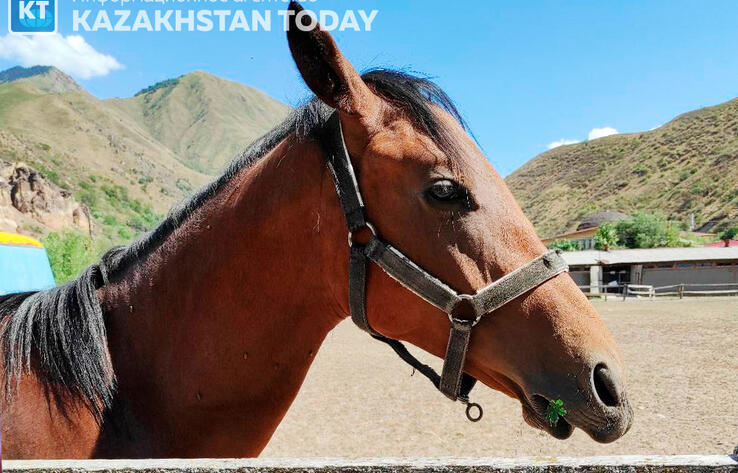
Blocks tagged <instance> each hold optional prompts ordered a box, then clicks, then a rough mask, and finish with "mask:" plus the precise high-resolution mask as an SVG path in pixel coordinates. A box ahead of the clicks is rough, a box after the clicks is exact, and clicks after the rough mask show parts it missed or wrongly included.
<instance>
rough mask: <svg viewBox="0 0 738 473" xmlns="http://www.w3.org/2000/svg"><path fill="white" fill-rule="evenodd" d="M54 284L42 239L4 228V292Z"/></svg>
mask: <svg viewBox="0 0 738 473" xmlns="http://www.w3.org/2000/svg"><path fill="white" fill-rule="evenodd" d="M54 285H55V282H54V274H53V273H52V272H51V266H50V265H49V257H48V256H47V255H46V249H45V248H44V246H43V245H42V244H41V242H40V241H38V240H35V239H33V238H30V237H27V236H23V235H16V234H13V233H3V232H0V296H3V295H6V294H13V293H16V292H26V291H40V290H43V289H50V288H52V287H54Z"/></svg>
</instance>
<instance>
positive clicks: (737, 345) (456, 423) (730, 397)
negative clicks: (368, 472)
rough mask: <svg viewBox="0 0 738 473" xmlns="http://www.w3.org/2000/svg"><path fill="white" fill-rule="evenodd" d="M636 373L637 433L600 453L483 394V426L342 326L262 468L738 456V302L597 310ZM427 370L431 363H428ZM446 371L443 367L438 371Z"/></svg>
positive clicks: (616, 305)
mask: <svg viewBox="0 0 738 473" xmlns="http://www.w3.org/2000/svg"><path fill="white" fill-rule="evenodd" d="M596 306H597V308H598V310H599V311H600V313H601V314H602V316H603V317H604V319H605V320H606V322H607V324H608V326H609V327H610V329H611V330H612V332H613V333H614V335H615V338H616V339H617V340H618V342H619V343H620V347H621V350H622V352H623V356H624V358H625V361H626V363H627V369H628V378H629V387H628V390H629V395H630V398H631V402H632V403H633V406H634V409H635V421H634V425H633V428H632V429H631V430H630V432H629V433H628V434H627V435H626V436H625V437H623V438H622V439H621V440H619V441H617V442H615V443H612V444H608V445H600V444H597V443H595V442H594V441H593V440H591V439H590V438H589V437H588V436H587V435H586V434H584V433H582V432H581V431H579V430H577V431H575V433H574V435H573V436H572V437H571V438H570V439H568V440H566V441H558V440H555V439H553V438H551V437H549V436H548V435H547V434H544V433H543V432H539V431H537V430H534V429H532V428H530V427H528V425H527V424H525V423H524V422H523V420H522V417H521V414H520V405H519V403H518V402H517V401H514V400H512V399H509V398H507V397H506V396H504V395H502V394H500V393H498V392H496V391H492V390H491V389H489V388H487V387H485V386H478V387H477V388H476V390H475V393H474V399H475V401H477V402H479V403H480V404H482V405H483V406H484V411H485V415H484V419H483V420H482V421H481V422H479V423H476V424H473V423H471V422H469V421H467V420H466V418H465V416H464V411H463V406H462V405H461V404H459V403H452V402H450V401H447V400H445V398H444V397H443V396H442V395H441V394H439V393H438V392H436V391H435V390H434V389H433V387H432V386H431V385H430V383H429V382H428V381H427V380H426V379H425V378H422V377H420V376H414V377H410V368H408V367H407V365H405V364H404V363H403V362H402V361H400V360H399V359H398V358H397V357H396V355H394V353H392V351H391V350H390V349H389V348H388V347H386V346H384V345H383V344H381V343H379V342H375V341H373V340H371V339H370V338H369V337H368V336H367V335H365V334H364V333H363V332H361V331H360V330H358V329H357V328H355V327H354V326H353V325H351V323H350V322H344V323H342V324H341V325H340V326H339V327H337V329H336V330H334V332H332V333H331V334H330V335H329V338H328V340H327V341H326V343H325V345H324V346H323V348H322V349H321V351H320V353H319V354H318V356H317V359H316V361H315V364H314V365H313V367H312V369H311V371H310V373H309V374H308V378H307V381H306V382H305V384H304V386H303V388H302V390H301V392H300V394H299V396H298V398H297V399H296V401H295V403H294V405H293V407H292V409H291V410H290V411H289V412H288V413H287V416H286V417H285V419H284V421H283V422H282V424H281V426H280V427H279V429H278V430H277V432H276V433H275V435H274V437H273V439H272V441H271V443H270V444H269V446H267V448H266V450H265V451H264V452H263V454H262V456H263V457H285V456H289V457H310V456H329V457H382V456H394V457H405V456H426V457H442V456H531V455H562V456H563V455H614V454H691V453H731V452H732V450H733V447H734V446H736V445H738V298H733V299H729V298H723V299H720V300H716V299H710V300H704V299H700V300H695V299H692V300H683V301H678V300H672V301H634V302H614V301H609V302H597V303H596ZM424 358H425V359H426V360H429V359H430V357H427V356H426V357H424ZM433 364H434V365H435V366H440V361H439V360H435V361H433Z"/></svg>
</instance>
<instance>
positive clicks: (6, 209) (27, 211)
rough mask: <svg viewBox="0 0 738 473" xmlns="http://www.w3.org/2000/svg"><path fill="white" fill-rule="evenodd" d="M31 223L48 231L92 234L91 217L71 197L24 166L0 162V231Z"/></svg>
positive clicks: (15, 229) (85, 208)
mask: <svg viewBox="0 0 738 473" xmlns="http://www.w3.org/2000/svg"><path fill="white" fill-rule="evenodd" d="M29 221H32V222H35V223H37V224H40V225H41V226H43V227H45V229H46V230H51V231H60V230H66V229H69V228H77V229H79V230H82V231H84V232H87V233H90V232H91V231H92V227H91V225H92V223H91V219H90V213H89V210H88V209H87V207H86V206H84V205H82V204H79V203H78V202H77V201H76V200H75V199H74V197H73V196H72V194H71V193H70V192H69V191H67V190H65V189H62V188H61V187H59V186H57V185H56V184H54V183H53V182H51V181H49V180H48V179H46V178H45V177H44V176H43V174H41V173H40V172H38V171H37V170H35V169H33V168H31V167H30V166H27V165H25V164H23V163H15V164H13V163H8V162H3V161H0V231H10V232H16V231H18V229H19V227H21V226H23V224H25V223H27V222H29Z"/></svg>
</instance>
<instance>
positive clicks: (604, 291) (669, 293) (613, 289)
mask: <svg viewBox="0 0 738 473" xmlns="http://www.w3.org/2000/svg"><path fill="white" fill-rule="evenodd" d="M579 289H581V290H582V292H584V294H585V295H586V296H587V297H599V298H602V299H605V300H607V299H608V298H609V297H613V296H615V297H619V298H622V299H623V300H625V299H627V298H629V297H635V298H641V297H645V298H648V299H654V298H656V297H678V298H679V299H682V298H684V297H690V296H738V283H722V284H717V283H716V284H706V283H682V284H672V285H669V286H650V285H644V284H617V285H612V286H594V287H593V286H579ZM593 289H595V290H594V291H593Z"/></svg>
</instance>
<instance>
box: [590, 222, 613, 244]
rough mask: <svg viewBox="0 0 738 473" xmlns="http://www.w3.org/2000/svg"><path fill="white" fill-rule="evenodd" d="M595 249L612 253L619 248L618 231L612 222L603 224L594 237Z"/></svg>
mask: <svg viewBox="0 0 738 473" xmlns="http://www.w3.org/2000/svg"><path fill="white" fill-rule="evenodd" d="M592 240H593V241H594V247H595V249H598V250H605V251H610V249H612V248H615V247H616V246H618V231H617V229H616V228H615V224H613V223H612V222H603V223H602V224H601V225H600V226H599V228H597V232H596V233H595V234H594V237H592Z"/></svg>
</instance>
